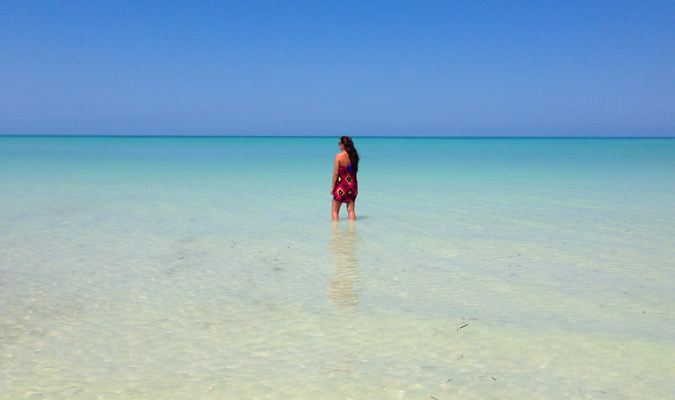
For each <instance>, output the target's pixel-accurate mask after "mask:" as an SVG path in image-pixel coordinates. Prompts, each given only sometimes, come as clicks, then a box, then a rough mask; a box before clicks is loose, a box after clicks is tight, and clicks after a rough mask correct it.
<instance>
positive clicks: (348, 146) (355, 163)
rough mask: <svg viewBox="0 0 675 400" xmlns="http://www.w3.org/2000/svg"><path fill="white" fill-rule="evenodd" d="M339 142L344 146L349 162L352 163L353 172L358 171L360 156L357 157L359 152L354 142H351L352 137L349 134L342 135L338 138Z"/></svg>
mask: <svg viewBox="0 0 675 400" xmlns="http://www.w3.org/2000/svg"><path fill="white" fill-rule="evenodd" d="M340 144H341V145H342V147H344V148H345V151H346V152H347V154H348V155H349V163H350V164H351V165H352V169H354V172H358V171H359V160H360V159H361V157H359V152H358V151H356V147H354V142H352V138H350V137H349V136H343V137H341V138H340Z"/></svg>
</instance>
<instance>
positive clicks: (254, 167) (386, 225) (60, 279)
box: [0, 137, 675, 400]
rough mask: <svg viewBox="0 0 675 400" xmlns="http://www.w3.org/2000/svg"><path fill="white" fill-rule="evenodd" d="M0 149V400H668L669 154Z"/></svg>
mask: <svg viewBox="0 0 675 400" xmlns="http://www.w3.org/2000/svg"><path fill="white" fill-rule="evenodd" d="M354 141H355V144H356V147H357V149H358V150H359V152H360V154H361V156H362V161H361V164H360V170H359V175H358V178H359V189H360V193H359V197H358V200H357V202H356V214H357V218H358V219H357V221H355V222H350V221H348V220H347V219H346V211H345V210H344V207H343V210H342V214H341V217H342V220H341V221H339V222H337V223H333V222H332V221H331V215H330V202H331V196H330V194H329V191H330V183H331V174H332V168H333V158H334V155H335V154H336V153H337V152H338V150H339V149H338V138H106V137H99V138H96V137H70V138H68V137H65V138H64V137H52V138H50V137H33V138H31V137H0V399H97V398H102V399H144V398H148V399H287V398H288V399H436V400H442V399H459V398H461V399H520V400H522V399H537V400H540V399H561V398H570V399H668V398H673V393H675V362H674V361H673V360H675V206H674V205H675V139H495V138H491V139H487V138H486V139H460V138H453V139H428V138H423V139H406V138H386V139H385V138H355V139H354Z"/></svg>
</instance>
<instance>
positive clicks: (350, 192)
mask: <svg viewBox="0 0 675 400" xmlns="http://www.w3.org/2000/svg"><path fill="white" fill-rule="evenodd" d="M358 193H359V183H358V182H357V181H356V171H354V169H353V168H352V166H351V165H347V166H345V167H340V171H339V172H338V177H337V180H336V181H335V190H333V198H334V199H335V200H336V201H339V202H340V203H351V202H353V201H354V200H356V195H357V194H358Z"/></svg>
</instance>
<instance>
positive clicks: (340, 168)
mask: <svg viewBox="0 0 675 400" xmlns="http://www.w3.org/2000/svg"><path fill="white" fill-rule="evenodd" d="M340 150H342V152H340V153H338V154H337V155H336V156H335V168H334V169H333V185H331V190H330V194H332V195H333V220H338V219H340V216H339V214H340V207H341V206H342V203H347V213H348V214H349V219H356V214H354V201H356V195H357V194H358V193H359V184H358V182H357V181H356V172H357V171H358V170H359V160H360V159H361V157H359V153H358V152H357V151H356V148H354V142H352V138H350V137H349V136H343V137H341V138H340Z"/></svg>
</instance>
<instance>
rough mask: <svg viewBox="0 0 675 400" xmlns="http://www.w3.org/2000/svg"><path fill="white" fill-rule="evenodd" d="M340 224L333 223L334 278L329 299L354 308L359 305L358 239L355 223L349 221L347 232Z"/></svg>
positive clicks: (329, 287) (331, 243) (331, 242)
mask: <svg viewBox="0 0 675 400" xmlns="http://www.w3.org/2000/svg"><path fill="white" fill-rule="evenodd" d="M338 224H339V223H338V222H333V235H332V238H331V241H330V251H331V253H333V256H334V258H333V263H334V265H335V266H334V269H333V277H332V278H330V279H328V297H330V298H331V300H333V301H334V302H335V304H337V305H339V306H343V307H348V308H352V307H354V306H356V305H357V304H358V303H359V292H358V290H359V281H360V277H359V275H360V274H359V262H358V260H357V258H356V250H357V249H358V240H359V239H358V237H357V236H356V231H355V229H354V225H355V223H354V222H352V221H349V226H348V227H347V230H342V229H340V227H339V226H338Z"/></svg>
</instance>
